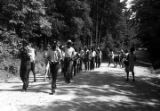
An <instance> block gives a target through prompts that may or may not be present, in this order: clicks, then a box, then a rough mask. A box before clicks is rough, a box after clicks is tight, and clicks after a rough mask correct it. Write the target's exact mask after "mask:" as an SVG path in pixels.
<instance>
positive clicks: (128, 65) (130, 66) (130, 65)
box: [125, 47, 136, 81]
mask: <svg viewBox="0 0 160 111" xmlns="http://www.w3.org/2000/svg"><path fill="white" fill-rule="evenodd" d="M134 51H135V49H134V48H133V47H132V48H131V49H130V53H129V54H128V56H127V60H128V63H127V61H126V63H125V71H126V74H127V79H126V80H127V81H128V80H129V72H132V77H133V81H135V73H134V65H135V61H136V55H135V54H134Z"/></svg>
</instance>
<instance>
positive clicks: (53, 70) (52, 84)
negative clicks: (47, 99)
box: [50, 63, 59, 94]
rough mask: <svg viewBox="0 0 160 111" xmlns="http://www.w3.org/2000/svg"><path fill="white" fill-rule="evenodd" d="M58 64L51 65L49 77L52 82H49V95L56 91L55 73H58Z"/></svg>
mask: <svg viewBox="0 0 160 111" xmlns="http://www.w3.org/2000/svg"><path fill="white" fill-rule="evenodd" d="M58 65H59V64H58V63H51V65H50V69H51V75H52V82H51V94H53V93H55V89H56V80H57V73H58V67H59V66H58Z"/></svg>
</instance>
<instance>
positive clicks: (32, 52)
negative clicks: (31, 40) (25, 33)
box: [27, 47, 36, 62]
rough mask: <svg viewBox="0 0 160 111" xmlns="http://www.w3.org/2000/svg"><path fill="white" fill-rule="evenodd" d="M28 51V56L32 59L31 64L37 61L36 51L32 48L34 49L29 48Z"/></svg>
mask: <svg viewBox="0 0 160 111" xmlns="http://www.w3.org/2000/svg"><path fill="white" fill-rule="evenodd" d="M27 50H28V55H29V57H30V61H31V62H33V61H35V57H36V55H35V49H34V48H32V47H27Z"/></svg>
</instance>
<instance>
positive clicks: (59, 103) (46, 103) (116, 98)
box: [0, 64, 160, 111]
mask: <svg viewBox="0 0 160 111" xmlns="http://www.w3.org/2000/svg"><path fill="white" fill-rule="evenodd" d="M103 65H105V64H103ZM138 68H139V67H136V69H138ZM143 70H144V71H147V69H144V68H143ZM147 73H150V72H147ZM147 73H144V74H143V75H144V76H146V77H148V78H149V76H147ZM144 76H141V74H140V73H139V74H137V77H136V82H132V81H131V80H130V81H129V82H126V81H125V74H124V71H123V69H120V68H118V69H115V68H107V67H102V68H99V69H96V70H95V71H91V72H87V73H86V72H84V73H80V74H78V75H77V76H75V77H74V79H73V81H72V83H70V84H66V83H65V82H64V80H63V77H62V75H61V74H59V76H58V81H57V89H56V93H55V95H49V92H50V87H51V86H50V84H49V82H50V81H49V80H48V81H46V82H37V83H34V82H31V83H30V86H29V89H28V91H27V92H21V91H20V89H21V86H22V83H16V84H18V85H14V83H13V84H12V86H13V87H12V88H10V89H9V87H10V86H9V87H8V89H7V87H6V88H3V87H2V88H0V91H1V93H2V96H3V94H4V93H3V92H5V91H9V92H12V93H13V94H16V93H19V98H17V97H11V98H13V99H12V102H13V103H14V101H16V102H17V104H18V106H20V108H24V109H26V111H41V110H46V111H53V110H54V111H64V110H65V111H82V110H83V111H87V110H88V109H89V110H94V111H106V110H107V111H112V110H114V111H119V110H130V111H137V110H145V111H150V110H154V111H158V110H159V108H160V99H159V98H160V94H159V90H160V88H159V87H157V86H155V85H152V84H150V83H148V81H145V80H144V79H143V77H144ZM153 78H154V76H152V78H150V79H153ZM9 92H8V93H9ZM28 95H30V97H28ZM40 95H41V96H40ZM8 96H9V97H10V95H8ZM20 98H27V99H25V100H23V102H22V100H21V99H20ZM1 99H2V98H1ZM4 99H5V98H4ZM31 101H32V102H31ZM8 102H9V101H8ZM10 102H11V101H10ZM37 103H39V104H38V105H37Z"/></svg>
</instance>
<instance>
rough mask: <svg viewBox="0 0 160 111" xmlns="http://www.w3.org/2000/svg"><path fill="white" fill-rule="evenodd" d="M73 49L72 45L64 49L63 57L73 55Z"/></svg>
mask: <svg viewBox="0 0 160 111" xmlns="http://www.w3.org/2000/svg"><path fill="white" fill-rule="evenodd" d="M74 52H75V50H74V48H73V47H70V48H66V49H65V57H73V54H74Z"/></svg>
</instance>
